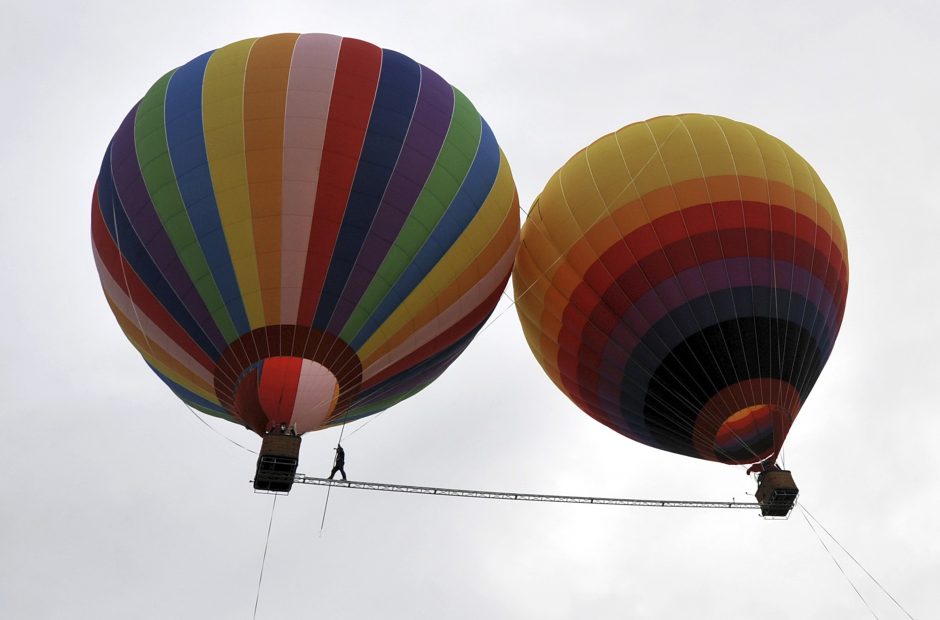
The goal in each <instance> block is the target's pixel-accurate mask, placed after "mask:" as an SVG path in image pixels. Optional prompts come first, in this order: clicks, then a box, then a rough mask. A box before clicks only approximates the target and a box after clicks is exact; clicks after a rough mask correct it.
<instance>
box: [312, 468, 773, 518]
mask: <svg viewBox="0 0 940 620" xmlns="http://www.w3.org/2000/svg"><path fill="white" fill-rule="evenodd" d="M294 483H295V484H314V485H318V486H336V487H346V488H349V489H364V490H369V491H389V492H392V493H416V494H419V495H444V496H449V497H476V498H480V499H501V500H516V501H521V502H555V503H560V504H598V505H606V506H648V507H657V508H736V509H743V510H754V509H760V507H761V506H760V504H758V503H755V502H734V501H732V502H700V501H688V500H669V499H627V498H616V497H581V496H576V495H540V494H535V493H510V492H505V491H472V490H467V489H444V488H440V487H420V486H411V485H406V484H386V483H381V482H358V481H354V480H349V481H344V480H330V479H329V478H314V477H311V476H305V475H303V474H297V475H296V476H295V478H294Z"/></svg>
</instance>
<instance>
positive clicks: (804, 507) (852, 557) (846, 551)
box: [800, 504, 914, 620]
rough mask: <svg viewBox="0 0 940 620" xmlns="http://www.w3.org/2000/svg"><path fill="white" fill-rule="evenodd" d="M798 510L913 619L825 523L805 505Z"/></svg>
mask: <svg viewBox="0 0 940 620" xmlns="http://www.w3.org/2000/svg"><path fill="white" fill-rule="evenodd" d="M800 510H802V511H803V512H805V513H806V515H807V516H809V518H810V519H812V520H813V521H814V522H815V523H816V525H818V526H819V528H820V529H821V530H822V531H823V532H825V533H826V536H828V537H829V538H831V539H832V542H834V543H835V544H837V545H838V546H839V549H842V551H843V552H844V553H845V555H847V556H849V558H850V559H851V560H852V561H853V562H855V565H856V566H858V567H859V568H860V569H862V572H864V573H865V574H866V575H868V578H869V579H871V580H872V582H874V584H875V585H876V586H878V588H879V589H880V590H881V591H882V592H884V594H885V596H887V597H888V598H889V599H891V602H892V603H894V604H895V605H897V606H898V609H900V610H901V611H903V612H904V614H905V615H906V616H907V617H908V618H910V619H911V620H914V616H912V615H911V614H910V612H909V611H907V610H906V609H904V607H903V606H902V605H901V603H899V602H898V601H897V599H896V598H894V597H893V596H891V593H890V592H888V591H887V590H886V589H885V587H884V586H883V585H881V583H880V582H879V581H878V580H877V579H875V577H874V575H872V574H871V573H869V572H868V570H867V569H866V568H865V567H864V566H862V564H861V562H859V561H858V560H856V559H855V556H853V555H852V554H851V553H849V550H848V549H846V548H845V547H843V546H842V543H840V542H839V541H838V540H836V537H835V536H833V535H832V533H831V532H830V531H829V530H827V529H826V526H825V525H823V524H822V523H820V522H819V519H817V518H816V517H814V516H813V513H811V512H810V511H809V510H808V509H807V508H806V506H803V505H802V504H800Z"/></svg>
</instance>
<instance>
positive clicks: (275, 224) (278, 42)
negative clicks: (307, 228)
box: [245, 34, 299, 353]
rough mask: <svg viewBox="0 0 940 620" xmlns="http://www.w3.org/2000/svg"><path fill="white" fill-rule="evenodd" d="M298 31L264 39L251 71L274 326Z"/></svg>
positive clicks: (253, 178) (252, 149)
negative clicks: (290, 83) (288, 117)
mask: <svg viewBox="0 0 940 620" xmlns="http://www.w3.org/2000/svg"><path fill="white" fill-rule="evenodd" d="M298 36H299V35H296V34H281V35H275V36H270V37H264V38H261V39H258V40H257V41H256V42H255V45H254V46H253V47H252V48H251V55H250V56H249V57H248V66H247V68H246V70H245V164H246V166H247V169H248V191H249V196H250V198H251V217H252V226H253V230H254V241H255V252H256V256H257V260H258V275H259V278H260V280H261V300H262V304H263V305H264V318H265V322H266V323H267V324H268V325H276V324H278V323H279V322H280V303H281V193H282V188H283V174H282V167H283V158H284V110H285V108H286V103H287V84H288V80H289V77H290V66H291V56H292V55H293V51H294V43H295V42H296V40H297V37H298ZM272 353H274V352H273V351H272Z"/></svg>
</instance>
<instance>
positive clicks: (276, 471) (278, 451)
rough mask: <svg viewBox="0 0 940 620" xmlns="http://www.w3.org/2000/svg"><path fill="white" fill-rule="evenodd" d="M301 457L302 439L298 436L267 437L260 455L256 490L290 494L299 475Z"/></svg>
mask: <svg viewBox="0 0 940 620" xmlns="http://www.w3.org/2000/svg"><path fill="white" fill-rule="evenodd" d="M299 456H300V437H298V436H297V435H281V434H268V435H265V436H264V440H263V441H262V443H261V452H260V454H259V455H258V467H257V471H256V472H255V480H254V487H255V490H256V491H267V492H271V493H289V492H290V490H291V486H292V485H293V484H294V474H296V473H297V463H298V457H299Z"/></svg>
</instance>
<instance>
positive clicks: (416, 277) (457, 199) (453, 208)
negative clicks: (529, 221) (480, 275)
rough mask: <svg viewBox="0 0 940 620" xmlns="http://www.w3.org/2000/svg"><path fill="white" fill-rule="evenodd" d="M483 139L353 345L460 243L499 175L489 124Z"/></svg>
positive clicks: (375, 327) (497, 155) (361, 340)
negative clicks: (451, 195) (437, 218)
mask: <svg viewBox="0 0 940 620" xmlns="http://www.w3.org/2000/svg"><path fill="white" fill-rule="evenodd" d="M480 122H481V123H483V130H482V132H481V136H480V145H479V147H478V148H477V153H476V157H475V158H474V161H473V163H472V164H471V166H470V170H469V171H468V172H467V176H466V178H464V181H463V184H462V185H461V187H460V190H459V191H458V192H457V195H456V196H454V199H453V201H452V202H451V203H450V205H449V206H448V208H447V211H446V212H445V213H444V216H443V217H442V218H441V219H440V221H439V222H438V223H437V226H435V227H434V230H433V231H431V234H430V235H429V237H428V239H427V241H425V243H424V245H423V246H422V247H421V249H420V250H419V251H418V253H417V254H416V255H415V257H414V259H413V260H412V261H411V264H409V265H408V267H407V268H406V269H405V271H404V273H402V275H401V277H400V278H399V279H398V282H396V283H395V286H393V287H392V288H391V290H389V292H388V293H387V294H386V296H385V298H384V299H383V300H382V302H381V303H380V304H379V306H378V308H376V310H375V312H373V313H372V316H371V317H370V318H369V320H368V321H367V322H366V324H365V325H364V326H363V328H362V329H361V330H360V331H359V333H358V334H357V335H356V337H355V338H354V339H353V341H352V343H350V346H352V348H354V349H358V348H359V347H361V346H362V345H363V344H364V343H365V342H366V341H367V340H368V339H369V337H371V336H372V334H374V333H375V331H376V330H377V329H378V328H379V327H380V326H381V325H382V323H384V322H385V320H386V319H387V318H388V317H389V316H390V315H391V314H392V312H394V311H395V309H396V308H397V307H398V306H400V305H401V303H402V302H403V301H404V300H405V299H407V297H408V295H410V294H411V292H412V291H413V290H414V289H415V288H416V287H417V286H418V284H420V283H421V280H423V279H424V277H425V276H427V274H428V273H429V272H430V271H431V269H433V268H434V266H435V265H436V264H437V263H438V262H439V261H440V260H441V258H442V257H443V256H444V254H446V253H447V250H449V249H450V248H451V246H452V245H453V244H454V243H455V242H456V241H457V239H458V238H459V237H460V235H461V233H463V231H464V230H465V229H466V228H467V226H468V225H469V224H470V222H471V221H472V220H473V218H474V217H475V216H476V214H477V212H478V211H479V210H480V208H481V207H482V206H483V203H484V202H486V198H487V196H489V193H490V190H491V189H492V188H493V183H494V182H495V181H496V175H497V173H498V172H499V164H500V157H499V146H498V145H497V144H496V138H495V137H494V136H493V132H492V130H490V127H489V125H487V124H486V121H484V120H483V119H480Z"/></svg>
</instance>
